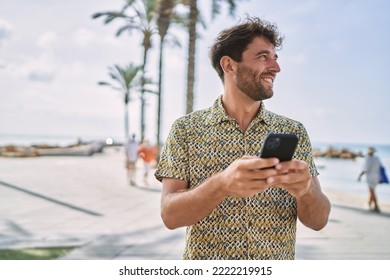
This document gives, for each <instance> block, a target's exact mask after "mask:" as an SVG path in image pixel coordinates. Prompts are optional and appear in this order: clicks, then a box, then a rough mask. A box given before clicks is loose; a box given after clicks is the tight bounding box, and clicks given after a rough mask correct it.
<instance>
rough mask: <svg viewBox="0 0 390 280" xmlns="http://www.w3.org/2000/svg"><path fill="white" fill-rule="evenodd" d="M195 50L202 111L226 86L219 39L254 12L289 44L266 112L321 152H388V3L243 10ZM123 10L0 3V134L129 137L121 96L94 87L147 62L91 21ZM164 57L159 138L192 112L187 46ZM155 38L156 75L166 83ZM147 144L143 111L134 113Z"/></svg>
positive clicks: (112, 5) (223, 20)
mask: <svg viewBox="0 0 390 280" xmlns="http://www.w3.org/2000/svg"><path fill="white" fill-rule="evenodd" d="M198 1H199V3H200V6H201V12H202V13H203V17H204V18H205V20H206V22H208V28H207V29H206V30H204V29H200V33H201V38H200V40H199V41H198V45H197V55H198V56H197V61H196V64H197V67H196V85H195V109H201V108H204V107H208V106H210V105H211V104H212V102H213V101H214V100H215V99H216V98H217V97H218V96H219V95H220V94H222V90H223V88H222V84H221V82H220V80H219V78H218V77H217V75H216V73H215V72H214V70H213V69H212V67H211V66H210V63H209V59H208V49H209V46H210V45H211V44H212V41H213V39H214V38H215V37H216V36H217V33H218V32H219V31H220V30H221V29H223V28H225V27H228V26H231V25H233V24H235V23H237V22H238V20H239V18H240V17H241V18H243V17H245V14H249V15H251V16H259V17H261V18H264V19H267V20H268V21H271V22H273V23H276V24H277V25H278V27H279V29H280V31H281V33H282V34H284V36H285V41H284V45H283V49H282V50H281V51H280V52H279V63H280V66H281V69H282V71H281V72H280V74H279V75H278V76H277V79H276V81H275V87H274V89H275V95H274V97H273V98H272V99H271V100H267V101H266V107H267V108H268V109H270V110H272V111H274V112H276V113H279V114H282V115H285V116H288V117H291V118H294V119H297V120H299V121H301V122H302V123H303V124H304V125H305V126H306V128H307V130H308V132H309V134H310V136H311V139H312V141H313V142H323V141H326V142H357V143H372V144H376V143H387V144H389V143H390V113H389V108H388V107H389V106H390V79H389V76H390V75H389V70H388V67H389V65H390V54H389V52H388V46H389V43H390V42H389V40H390V30H389V26H390V18H389V17H388V11H389V10H390V2H389V1H386V0H371V1H362V0H354V1H353V0H344V1H336V0H328V1H325V0H322V1H320V0H317V1H316V0H308V1H304V0H297V1H288V0H274V1H262V0H260V1H255V0H243V1H241V2H242V3H241V4H240V5H239V9H238V11H237V14H236V17H234V18H232V17H229V16H227V13H226V9H225V10H224V13H223V14H222V15H221V16H219V17H218V18H217V19H216V20H215V21H211V19H210V14H209V3H210V1H207V0H198ZM122 4H123V1H122V0H112V1H108V0H105V1H104V0H84V1H77V0H66V1H65V0H58V1H50V0H36V1H27V0H15V1H5V0H0V135H1V134H48V135H69V136H75V137H77V136H80V137H84V136H102V137H105V136H114V137H122V136H123V131H124V129H123V103H122V98H121V95H120V93H118V92H115V91H112V90H110V89H109V88H105V87H101V86H98V85H97V82H98V81H101V80H108V75H107V73H108V70H107V68H108V67H109V66H111V65H113V64H121V65H125V64H127V63H129V62H133V63H141V61H142V49H141V48H140V47H139V46H140V40H141V38H140V37H139V36H138V35H136V34H131V35H127V34H124V35H122V36H121V37H119V38H117V37H115V36H114V33H115V31H116V29H117V27H118V25H117V24H113V25H104V24H103V23H102V21H101V20H92V19H91V15H92V14H93V13H94V12H98V11H107V10H117V9H119V8H120V7H122ZM171 32H172V33H174V34H175V36H177V37H178V38H179V39H180V41H181V43H182V45H183V46H182V48H177V47H173V46H168V47H167V48H166V53H165V57H166V64H165V66H164V67H165V79H164V91H163V94H164V96H165V98H164V101H163V105H164V109H163V127H162V134H163V138H165V137H166V136H167V134H168V132H169V129H170V126H171V124H172V122H173V121H174V120H175V119H176V118H178V117H180V116H181V115H183V114H184V112H185V105H184V104H185V97H184V96H185V89H186V84H185V79H186V54H187V38H186V34H185V32H184V31H183V30H182V29H180V28H177V27H173V28H172V29H171ZM157 49H158V41H157V37H156V40H155V44H154V49H153V50H152V52H151V54H150V63H149V64H148V68H147V70H148V74H149V75H150V76H153V77H155V79H157V67H158V61H157ZM155 103H156V100H155V97H149V98H148V104H149V105H148V107H147V127H146V129H147V135H148V138H150V139H151V140H152V141H154V139H155V126H156V125H155V121H154V119H155V115H156V107H155ZM130 130H131V131H133V132H136V133H137V134H139V102H138V100H136V99H135V100H134V101H133V102H132V103H131V104H130Z"/></svg>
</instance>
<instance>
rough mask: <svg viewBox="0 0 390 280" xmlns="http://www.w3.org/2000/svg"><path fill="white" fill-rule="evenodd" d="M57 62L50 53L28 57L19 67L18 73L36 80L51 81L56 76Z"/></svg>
mask: <svg viewBox="0 0 390 280" xmlns="http://www.w3.org/2000/svg"><path fill="white" fill-rule="evenodd" d="M55 70H56V67H55V62H54V59H53V56H52V55H50V54H42V55H40V56H37V57H28V58H27V59H26V61H25V62H24V63H23V64H22V65H20V66H19V67H18V68H17V71H16V72H17V73H19V74H21V75H22V76H24V77H27V78H28V79H29V80H31V81H35V82H51V81H52V80H53V79H54V76H55V72H56V71H55Z"/></svg>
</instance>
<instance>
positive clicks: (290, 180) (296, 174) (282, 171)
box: [267, 160, 311, 185]
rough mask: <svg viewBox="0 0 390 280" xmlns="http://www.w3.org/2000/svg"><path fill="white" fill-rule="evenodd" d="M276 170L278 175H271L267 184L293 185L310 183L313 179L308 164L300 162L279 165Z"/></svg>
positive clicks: (294, 161)
mask: <svg viewBox="0 0 390 280" xmlns="http://www.w3.org/2000/svg"><path fill="white" fill-rule="evenodd" d="M275 170H277V172H278V174H277V175H275V176H272V175H271V176H270V177H269V178H268V179H267V183H269V184H282V185H283V184H286V185H291V184H296V183H299V182H305V181H308V180H309V179H310V177H311V175H310V172H309V166H308V164H307V163H306V162H304V161H300V160H292V161H288V162H282V163H279V164H277V165H276V166H275Z"/></svg>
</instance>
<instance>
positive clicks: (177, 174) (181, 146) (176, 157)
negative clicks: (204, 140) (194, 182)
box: [154, 117, 189, 182]
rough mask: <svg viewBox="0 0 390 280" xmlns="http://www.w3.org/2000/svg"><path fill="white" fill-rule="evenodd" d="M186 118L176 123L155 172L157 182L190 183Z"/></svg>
mask: <svg viewBox="0 0 390 280" xmlns="http://www.w3.org/2000/svg"><path fill="white" fill-rule="evenodd" d="M185 120H186V119H185V117H183V118H180V119H178V120H176V121H175V122H174V124H173V125H172V128H171V130H170V132H169V135H168V138H167V141H166V143H165V145H164V147H163V150H162V153H161V157H160V161H159V163H158V166H157V170H156V172H155V174H154V175H155V177H156V179H157V180H159V181H161V180H162V179H163V178H175V179H181V180H184V181H186V182H189V173H188V170H189V169H188V152H187V151H188V147H187V141H186V128H185V127H186V125H185Z"/></svg>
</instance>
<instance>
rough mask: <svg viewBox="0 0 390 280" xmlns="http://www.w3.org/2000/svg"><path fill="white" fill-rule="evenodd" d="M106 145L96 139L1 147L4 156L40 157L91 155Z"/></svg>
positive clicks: (0, 153)
mask: <svg viewBox="0 0 390 280" xmlns="http://www.w3.org/2000/svg"><path fill="white" fill-rule="evenodd" d="M104 147H105V145H104V144H103V143H102V142H99V141H95V142H90V143H82V144H75V145H70V146H57V145H55V146H50V145H33V146H14V145H9V146H4V147H0V156H2V157H39V156H91V155H93V154H95V153H101V152H102V151H103V149H104Z"/></svg>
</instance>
